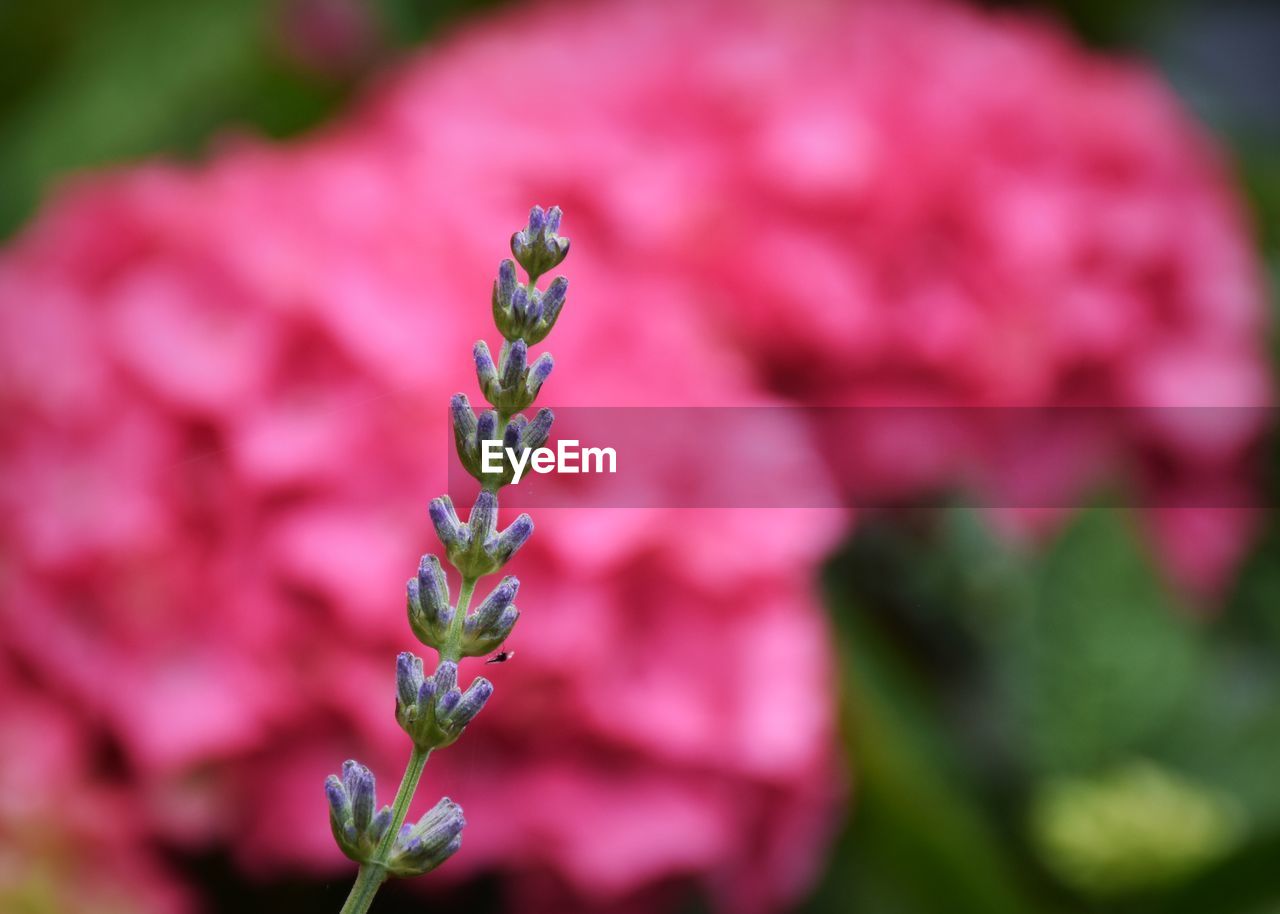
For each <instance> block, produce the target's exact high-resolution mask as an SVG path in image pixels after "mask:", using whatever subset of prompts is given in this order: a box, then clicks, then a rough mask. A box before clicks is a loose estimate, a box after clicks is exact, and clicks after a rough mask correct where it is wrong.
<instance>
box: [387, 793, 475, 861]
mask: <svg viewBox="0 0 1280 914" xmlns="http://www.w3.org/2000/svg"><path fill="white" fill-rule="evenodd" d="M466 824H467V820H466V819H465V818H464V817H463V815H462V807H460V806H458V804H457V803H454V802H453V801H452V800H450V799H449V798H448V797H444V798H442V799H441V800H440V802H439V803H437V804H436V805H435V806H434V807H433V808H432V809H431V811H430V812H428V813H427V814H426V815H424V816H423V817H422V818H421V819H419V820H418V822H417V823H416V824H414V825H413V826H405V827H404V828H403V829H401V831H400V834H399V835H398V836H397V838H396V842H395V846H394V849H393V850H392V852H391V855H390V859H389V860H388V869H389V870H390V871H391V872H392V873H394V874H395V875H397V876H414V875H419V874H421V873H425V872H428V871H429V870H432V869H435V868H436V867H437V866H439V865H440V864H441V863H443V862H444V861H445V860H447V859H448V858H449V857H450V856H451V855H453V854H455V853H457V851H458V848H460V847H461V846H462V830H463V829H464V828H465V827H466Z"/></svg>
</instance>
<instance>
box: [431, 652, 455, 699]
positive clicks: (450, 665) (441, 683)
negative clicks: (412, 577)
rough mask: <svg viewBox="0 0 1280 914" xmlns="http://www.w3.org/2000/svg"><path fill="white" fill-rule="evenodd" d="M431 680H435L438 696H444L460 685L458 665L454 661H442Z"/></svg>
mask: <svg viewBox="0 0 1280 914" xmlns="http://www.w3.org/2000/svg"><path fill="white" fill-rule="evenodd" d="M431 678H432V679H433V680H435V686H436V694H437V695H443V694H444V693H445V692H447V691H449V690H450V689H452V688H453V687H454V686H456V685H457V684H458V665H457V664H456V663H454V662H453V661H452V660H441V661H440V665H439V666H438V667H436V672H435V675H434V676H432V677H431Z"/></svg>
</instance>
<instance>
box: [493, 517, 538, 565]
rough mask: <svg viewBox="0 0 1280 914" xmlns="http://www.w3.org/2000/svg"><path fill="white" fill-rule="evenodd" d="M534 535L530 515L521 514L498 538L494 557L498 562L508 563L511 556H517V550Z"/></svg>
mask: <svg viewBox="0 0 1280 914" xmlns="http://www.w3.org/2000/svg"><path fill="white" fill-rule="evenodd" d="M532 535H533V518H531V517H530V516H529V515H528V514H521V515H520V516H519V517H517V518H516V519H515V520H514V521H512V522H511V526H510V527H508V528H507V529H506V530H503V531H502V535H501V536H499V537H498V542H497V544H496V545H495V546H494V549H493V553H494V556H495V557H496V558H497V559H498V561H500V562H506V561H507V560H508V559H510V558H511V556H513V555H515V553H516V550H518V549H519V548H520V547H521V546H523V545H524V544H525V542H526V541H527V540H528V539H529V537H530V536H532Z"/></svg>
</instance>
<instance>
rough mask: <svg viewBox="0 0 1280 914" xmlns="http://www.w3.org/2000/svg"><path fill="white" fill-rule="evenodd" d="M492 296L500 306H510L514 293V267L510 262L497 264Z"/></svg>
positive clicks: (505, 261)
mask: <svg viewBox="0 0 1280 914" xmlns="http://www.w3.org/2000/svg"><path fill="white" fill-rule="evenodd" d="M494 290H495V291H494V294H495V295H496V296H497V298H498V300H499V301H500V302H501V303H502V305H503V306H504V307H505V306H510V304H511V296H512V295H513V294H515V291H516V265H515V263H514V262H513V261H511V260H504V261H502V263H500V264H498V278H497V280H496V281H495V282H494Z"/></svg>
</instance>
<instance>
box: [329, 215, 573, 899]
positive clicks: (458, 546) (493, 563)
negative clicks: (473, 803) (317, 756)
mask: <svg viewBox="0 0 1280 914" xmlns="http://www.w3.org/2000/svg"><path fill="white" fill-rule="evenodd" d="M560 217H561V212H560V208H559V207H558V206H553V207H551V208H550V209H549V210H546V211H543V209H542V208H541V207H539V206H535V207H534V208H533V209H532V210H531V211H530V213H529V224H528V226H527V227H526V228H525V229H523V230H522V231H519V232H516V233H515V234H514V235H512V237H511V251H512V253H513V254H514V255H515V259H516V261H518V262H519V264H520V266H521V267H523V268H524V271H525V273H526V275H527V277H528V281H527V282H526V283H524V284H523V285H521V284H519V283H517V280H516V268H515V267H516V265H515V263H514V262H513V261H511V260H504V261H503V262H502V264H501V266H500V267H499V268H498V279H497V280H496V281H495V282H494V286H493V318H494V322H495V323H496V324H497V327H498V330H499V331H500V332H501V333H502V336H503V343H502V348H501V350H500V351H499V354H498V360H497V362H496V363H495V362H494V359H493V356H492V354H491V353H490V351H489V347H488V345H487V344H486V343H485V342H484V341H483V340H481V341H479V342H477V343H476V345H475V350H474V355H475V363H476V373H477V376H478V378H479V381H480V387H481V389H482V390H483V391H484V395H485V397H486V399H488V401H489V403H490V405H491V406H492V407H493V408H492V409H490V410H485V411H483V412H481V413H480V415H479V416H477V415H476V413H475V411H474V410H473V409H472V407H471V404H470V403H469V402H468V401H467V397H466V395H465V394H461V393H459V394H455V395H454V397H453V400H452V402H451V403H450V414H451V416H452V419H453V433H454V441H455V444H456V445H457V449H458V455H459V457H460V459H461V461H462V464H463V466H464V467H466V469H467V471H468V472H470V473H471V474H472V475H473V476H475V478H476V479H477V481H479V482H480V484H481V487H482V489H481V491H480V493H479V494H478V495H477V496H476V500H475V503H474V504H473V505H472V507H471V513H470V515H469V517H468V519H467V523H465V524H464V523H462V521H461V520H460V519H459V517H458V515H457V513H456V511H455V510H454V507H453V502H452V501H451V500H450V498H449V496H448V495H442V496H440V497H439V498H436V499H434V500H433V501H432V502H431V508H430V513H431V521H432V523H433V524H434V525H435V529H436V533H437V535H438V536H439V537H440V542H441V544H442V545H443V546H444V549H445V554H446V557H447V558H448V560H449V564H451V565H452V566H453V567H454V569H455V570H456V571H457V572H458V574H459V575H460V576H461V579H462V586H461V589H460V590H459V592H458V602H457V603H456V604H453V603H451V602H450V593H449V582H448V576H447V575H446V573H445V571H444V568H443V566H442V565H441V563H440V560H439V559H438V558H436V556H434V555H424V556H423V557H422V561H421V563H420V564H419V565H418V574H417V576H416V577H413V578H410V579H409V583H408V585H407V592H408V599H407V606H408V613H409V626H410V628H412V629H413V633H414V635H416V636H417V638H418V640H420V641H421V642H422V643H423V644H425V645H426V646H427V647H429V648H431V649H432V650H434V651H435V652H436V654H437V656H438V657H439V661H438V663H437V664H436V668H435V672H434V673H433V674H432V675H431V676H427V675H426V674H425V672H424V666H423V661H422V658H421V657H417V656H415V655H414V654H411V653H409V652H407V651H406V652H404V653H402V654H400V656H399V657H397V658H396V721H397V722H398V723H399V724H400V726H401V728H402V729H403V730H404V731H405V733H407V734H408V735H409V738H410V739H411V740H412V741H413V749H412V751H411V752H410V754H409V764H408V766H407V767H406V768H405V772H404V777H403V778H402V779H401V781H400V788H399V790H397V791H396V797H395V801H394V802H393V803H392V805H390V806H383V807H382V808H381V809H377V794H376V786H375V780H374V776H373V772H372V771H370V770H369V769H368V768H367V767H365V766H364V765H361V764H360V763H359V762H357V761H354V760H348V761H347V762H345V763H344V764H343V766H342V775H341V777H339V776H337V775H330V776H329V778H328V780H327V781H326V782H325V791H326V793H327V794H328V798H329V821H330V824H331V825H332V827H333V836H334V839H335V840H336V841H337V842H338V847H339V848H341V849H342V852H343V853H344V854H346V855H347V856H348V857H350V858H351V859H352V860H354V861H356V862H357V863H359V864H360V870H359V873H358V874H357V876H356V881H355V884H354V885H353V886H352V888H351V893H350V895H348V897H347V901H346V904H344V905H343V906H342V914H363V912H365V911H367V910H369V906H370V904H372V902H373V898H374V896H375V895H376V894H377V892H378V889H379V887H380V886H381V885H382V883H383V882H385V881H386V879H387V878H388V877H390V876H398V877H407V876H420V875H422V874H423V873H428V872H430V871H431V870H433V869H435V868H436V867H438V866H440V864H442V863H444V861H446V860H448V859H449V857H451V856H452V855H453V854H454V853H456V852H457V850H458V848H459V847H461V846H462V829H463V827H464V826H465V825H466V820H465V819H464V818H463V815H462V808H461V807H460V806H459V805H458V804H457V803H455V802H453V801H452V800H451V799H449V798H448V797H443V798H442V799H441V800H440V802H438V803H437V804H436V805H435V806H434V807H433V808H432V809H431V810H430V811H429V812H427V813H426V814H424V815H423V816H422V818H421V819H419V820H418V822H417V823H415V824H413V825H408V824H406V823H405V817H406V815H407V814H408V811H409V804H410V802H411V801H412V800H413V795H414V793H415V792H416V791H417V789H418V781H419V780H420V779H421V777H422V771H423V767H424V766H425V765H426V762H427V758H428V756H430V755H431V753H432V752H433V751H435V750H436V749H443V748H444V747H445V746H448V745H450V744H451V743H453V742H454V741H455V740H457V739H458V737H459V736H461V735H462V731H463V730H465V729H466V727H467V724H469V723H471V721H472V720H474V719H475V717H476V715H477V714H479V713H480V711H481V709H483V708H484V706H485V703H486V702H487V701H488V700H489V697H490V696H491V695H492V694H493V684H492V683H491V682H490V681H489V680H487V679H485V678H484V677H483V676H477V677H476V678H475V679H474V680H472V682H471V685H469V686H468V687H467V689H466V690H465V691H463V690H461V689H460V688H459V686H458V663H459V661H461V660H462V658H463V657H483V656H485V655H486V654H490V653H492V652H493V651H494V650H495V649H496V648H498V647H500V646H501V645H502V644H503V642H505V641H506V639H507V636H508V635H509V634H511V630H512V628H513V627H514V626H515V624H516V620H517V619H518V618H519V616H520V612H519V610H517V609H516V607H515V602H514V601H515V597H516V592H517V591H518V590H519V588H520V582H519V580H517V579H516V578H515V577H514V576H513V575H507V576H506V577H504V578H503V579H502V581H501V582H499V584H498V586H497V587H495V588H494V589H493V591H492V592H491V593H490V594H489V595H488V596H487V597H486V598H485V599H484V600H483V601H482V602H481V603H480V605H479V606H477V607H476V608H475V609H474V610H470V606H471V599H472V596H473V595H474V593H475V589H476V584H477V582H479V580H480V579H481V578H483V577H486V576H488V575H491V574H494V573H496V572H498V571H500V570H501V569H502V567H503V566H504V565H506V563H507V562H508V561H509V560H510V559H511V557H512V556H513V555H515V553H516V551H517V550H519V548H520V547H521V546H523V545H524V544H525V542H526V541H527V540H528V539H529V536H530V535H531V534H532V533H533V521H532V519H530V517H529V515H528V514H521V515H520V516H519V517H518V518H516V519H515V521H513V522H512V524H511V525H510V526H509V527H507V528H506V529H505V530H502V531H501V532H499V531H498V529H497V520H498V494H497V493H498V490H499V489H501V488H502V487H503V486H504V485H506V484H507V483H508V482H510V481H511V476H512V472H511V471H512V467H511V461H512V460H513V459H518V458H519V457H520V456H521V455H523V454H524V453H525V452H526V451H532V450H535V449H536V448H538V447H541V446H542V445H543V444H544V443H545V442H546V440H547V436H548V434H549V433H550V430H551V423H552V419H553V415H552V412H551V410H549V409H546V408H543V409H541V410H539V411H538V413H537V415H536V416H535V417H534V419H533V420H532V421H530V420H528V419H526V418H525V417H524V416H523V415H522V414H521V412H520V411H521V410H524V409H528V408H529V407H530V406H532V405H533V401H534V400H535V399H536V398H537V396H538V391H539V390H540V389H541V387H542V384H543V382H544V381H546V379H547V377H548V375H550V374H551V369H552V365H553V360H552V358H551V356H550V354H545V353H544V354H543V355H541V356H539V357H538V358H537V359H536V360H534V361H533V362H532V363H530V362H529V347H530V346H531V345H534V344H536V343H539V342H541V341H542V340H543V339H544V338H545V337H546V336H547V334H548V333H550V332H551V329H552V327H554V326H555V323H556V319H557V318H558V317H559V316H560V310H561V308H562V307H563V306H564V302H565V293H566V292H567V290H568V281H567V280H565V279H564V277H557V278H556V279H554V280H552V282H551V283H550V284H549V285H548V287H547V288H546V290H545V291H540V290H539V289H538V279H539V277H541V276H542V275H543V274H545V273H546V272H547V271H549V270H553V269H555V268H556V267H557V266H558V265H559V264H560V262H561V261H563V260H564V258H565V256H566V255H567V254H568V253H569V239H568V238H563V237H561V236H560V234H559V229H560ZM498 429H502V430H503V431H502V438H501V440H502V443H503V453H504V454H505V455H506V457H505V462H504V464H503V465H502V468H501V470H499V471H497V472H488V473H486V472H484V466H483V464H482V462H481V460H480V452H481V448H482V446H483V443H484V442H485V441H493V440H497V434H498ZM504 657H505V655H499V657H495V658H494V659H495V660H498V659H504ZM375 810H376V811H375Z"/></svg>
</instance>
